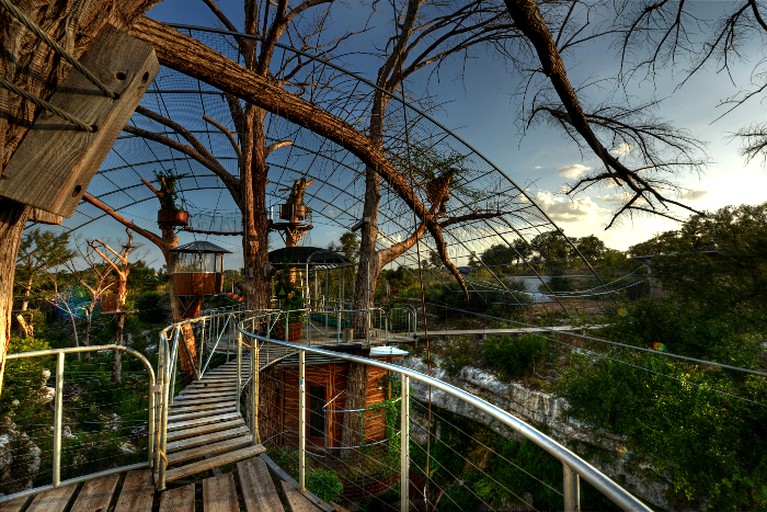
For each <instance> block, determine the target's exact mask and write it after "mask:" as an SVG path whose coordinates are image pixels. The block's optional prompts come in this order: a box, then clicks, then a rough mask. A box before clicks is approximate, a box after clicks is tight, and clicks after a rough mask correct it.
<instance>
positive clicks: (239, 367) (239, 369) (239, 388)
mask: <svg viewBox="0 0 767 512" xmlns="http://www.w3.org/2000/svg"><path fill="white" fill-rule="evenodd" d="M240 391H242V333H241V332H239V331H238V332H237V396H238V397H239V396H240ZM237 412H240V400H239V399H238V400H237Z"/></svg>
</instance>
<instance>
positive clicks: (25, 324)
mask: <svg viewBox="0 0 767 512" xmlns="http://www.w3.org/2000/svg"><path fill="white" fill-rule="evenodd" d="M33 276H34V272H30V273H29V277H28V278H27V282H26V283H25V285H24V297H23V298H22V299H21V308H19V313H18V314H17V315H16V321H17V322H19V326H21V335H22V336H23V337H24V338H31V337H33V336H34V335H35V326H34V324H33V323H32V319H31V318H30V320H29V321H27V319H26V318H24V313H25V312H26V311H27V310H28V309H29V299H30V297H32V277H33Z"/></svg>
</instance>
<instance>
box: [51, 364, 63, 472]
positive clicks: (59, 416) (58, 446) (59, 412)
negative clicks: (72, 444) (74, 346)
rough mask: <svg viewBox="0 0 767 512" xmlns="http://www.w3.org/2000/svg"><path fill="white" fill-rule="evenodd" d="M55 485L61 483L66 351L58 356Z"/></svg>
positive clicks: (54, 445) (54, 419) (54, 456)
mask: <svg viewBox="0 0 767 512" xmlns="http://www.w3.org/2000/svg"><path fill="white" fill-rule="evenodd" d="M53 407H54V408H53V425H54V427H53V486H54V487H58V486H59V483H61V427H62V425H61V424H62V422H63V418H64V352H59V353H58V355H57V358H56V401H55V402H54V406H53Z"/></svg>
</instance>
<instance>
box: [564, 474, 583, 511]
mask: <svg viewBox="0 0 767 512" xmlns="http://www.w3.org/2000/svg"><path fill="white" fill-rule="evenodd" d="M562 472H563V478H562V488H563V489H562V494H563V495H564V498H565V507H564V510H565V512H580V510H581V480H580V477H579V476H578V473H576V472H575V471H573V469H572V468H571V467H570V466H568V465H567V464H564V463H562Z"/></svg>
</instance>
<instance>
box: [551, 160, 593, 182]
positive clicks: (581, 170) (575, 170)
mask: <svg viewBox="0 0 767 512" xmlns="http://www.w3.org/2000/svg"><path fill="white" fill-rule="evenodd" d="M590 170H591V167H589V166H587V165H582V164H571V165H565V166H563V167H560V168H559V169H557V172H558V173H559V175H560V176H562V177H565V178H567V179H568V180H577V179H578V178H580V177H581V176H583V175H584V174H586V173H587V172H589V171H590Z"/></svg>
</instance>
